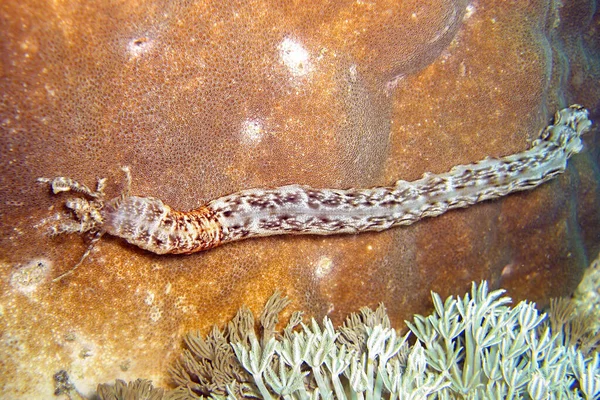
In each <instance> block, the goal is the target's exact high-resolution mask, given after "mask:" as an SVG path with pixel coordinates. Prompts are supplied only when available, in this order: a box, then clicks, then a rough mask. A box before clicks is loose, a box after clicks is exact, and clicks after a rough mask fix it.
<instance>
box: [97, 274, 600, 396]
mask: <svg viewBox="0 0 600 400" xmlns="http://www.w3.org/2000/svg"><path fill="white" fill-rule="evenodd" d="M503 293H504V291H503V290H496V291H493V292H488V287H487V283H485V282H483V283H481V284H480V285H477V284H473V286H472V289H471V292H470V293H469V294H466V295H465V296H464V297H462V298H461V297H458V298H454V297H449V298H448V299H446V300H445V301H443V300H442V299H441V297H440V296H439V295H438V294H436V293H432V299H433V304H434V307H435V311H434V312H433V313H432V314H431V315H429V316H427V317H424V316H421V315H417V316H415V317H414V319H413V321H412V322H408V321H407V325H408V327H409V328H410V332H409V333H407V334H406V335H403V336H402V335H399V334H398V332H397V331H396V330H394V329H392V328H391V327H390V323H389V320H388V318H387V315H386V313H385V309H384V307H383V306H382V305H381V306H379V308H377V309H376V310H375V311H373V310H371V309H368V308H363V309H362V310H361V311H360V313H358V314H352V315H350V316H349V317H348V318H347V319H346V321H345V323H344V324H343V326H341V327H339V328H338V329H335V328H334V326H333V324H332V322H331V320H330V319H329V318H327V317H325V318H324V319H323V321H322V323H318V322H317V321H316V320H315V319H312V320H311V321H310V322H309V323H307V324H305V323H302V322H301V319H302V318H301V314H300V313H294V314H293V315H292V317H291V318H290V321H289V322H288V324H287V325H286V326H285V327H284V328H283V330H281V331H277V330H275V326H276V324H277V322H278V314H279V313H280V312H281V310H282V309H283V308H284V307H285V306H286V305H287V304H288V300H287V299H286V298H284V297H282V296H281V295H280V294H279V293H275V294H274V295H273V296H272V297H271V298H270V299H269V301H268V303H267V305H266V306H265V309H264V311H263V313H262V314H261V316H260V319H259V320H260V328H261V332H260V334H257V332H256V330H255V324H254V318H253V316H252V313H251V312H250V311H249V310H248V309H246V308H242V309H241V310H240V311H239V312H238V314H237V315H236V316H235V318H234V319H233V320H232V321H231V322H230V323H229V324H228V325H227V327H226V328H225V329H223V330H222V331H221V330H219V329H217V328H214V329H213V330H212V331H211V333H210V334H209V335H208V336H207V338H206V339H202V337H201V335H200V334H199V333H197V332H195V333H190V334H188V335H187V336H186V338H185V346H186V350H184V354H183V356H182V357H181V359H180V360H178V362H177V363H176V364H175V365H174V367H173V368H172V369H171V371H170V372H171V375H172V376H173V379H174V381H175V383H176V384H177V385H178V387H177V389H175V390H173V391H171V392H169V393H167V394H165V396H164V398H166V399H203V398H213V399H225V398H226V399H237V398H264V399H274V398H283V399H289V400H292V399H319V398H322V399H424V398H432V399H436V398H437V399H472V398H479V399H482V398H485V399H523V398H525V399H547V398H570V399H597V398H598V396H600V357H599V355H598V351H597V343H596V341H594V340H591V339H589V338H593V337H594V336H593V334H591V333H590V332H585V328H583V330H582V331H581V332H580V333H579V334H577V335H574V334H573V333H572V331H573V329H572V328H569V326H570V325H569V324H568V321H569V319H568V317H566V316H565V315H564V312H565V311H568V309H569V308H568V306H565V304H566V303H564V302H557V303H554V304H553V307H552V309H551V312H552V313H554V314H553V315H552V316H551V317H550V318H548V317H547V316H546V314H541V313H540V312H538V310H537V309H536V308H535V304H533V303H530V302H520V303H519V304H517V305H516V306H514V307H513V308H511V307H509V306H508V304H509V303H510V301H511V300H510V298H508V297H503V296H502V294H503ZM411 334H412V335H414V337H415V338H414V343H413V344H410V343H409V340H408V339H409V337H410V336H411ZM584 337H586V338H588V340H581V339H582V338H584ZM118 385H121V386H120V387H122V386H123V383H118ZM106 390H107V389H106V387H103V388H102V391H104V393H107V392H106ZM148 390H149V389H148ZM102 391H100V390H99V392H100V395H101V397H102V398H103V399H104V398H111V399H112V398H115V397H104V395H103V394H102ZM115 392H116V390H115ZM111 393H112V392H111ZM116 398H121V397H116ZM157 398H158V397H157Z"/></svg>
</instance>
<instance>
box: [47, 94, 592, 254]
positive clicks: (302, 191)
mask: <svg viewBox="0 0 600 400" xmlns="http://www.w3.org/2000/svg"><path fill="white" fill-rule="evenodd" d="M590 126H591V121H590V120H589V119H588V111H587V110H585V109H584V108H583V107H581V106H579V105H573V106H571V107H568V108H565V109H563V110H560V111H559V112H557V113H556V115H555V119H554V124H553V125H549V126H547V127H546V128H544V129H543V130H542V132H541V134H540V136H539V137H538V138H537V139H536V140H535V141H534V142H533V143H532V146H531V148H530V149H529V150H526V151H523V152H520V153H516V154H513V155H509V156H506V157H502V158H489V157H488V158H485V159H483V160H481V161H479V162H476V163H473V164H468V165H459V166H455V167H454V168H452V169H451V170H450V171H449V172H446V173H443V174H439V175H434V174H431V173H425V174H424V175H423V177H422V178H421V179H418V180H416V181H412V182H407V181H403V180H399V181H397V182H396V183H395V184H394V185H393V186H389V187H375V188H370V189H345V190H342V189H314V188H311V187H308V186H301V185H288V186H281V187H277V188H272V189H249V190H242V191H240V192H237V193H233V194H230V195H228V196H224V197H221V198H218V199H215V200H212V201H210V202H209V203H207V204H206V205H204V206H202V207H200V208H198V209H196V210H192V211H189V212H180V211H176V210H173V209H172V208H171V207H169V206H168V205H166V204H164V203H163V202H162V201H161V200H160V199H157V198H152V197H137V196H130V195H129V183H130V181H131V178H130V174H129V169H128V168H123V170H124V171H125V173H126V176H127V184H126V190H125V191H124V193H123V194H122V195H121V196H120V197H117V198H114V199H112V200H109V201H105V200H104V186H105V180H99V182H98V188H97V189H96V190H95V191H92V190H91V189H89V188H88V187H87V186H85V185H83V184H81V183H78V182H77V181H74V180H72V179H70V178H66V177H57V178H53V179H48V178H40V179H39V181H41V182H45V183H49V184H50V186H51V188H52V190H53V192H54V193H59V192H63V191H69V190H72V191H76V192H79V193H82V194H83V195H84V197H89V198H90V200H87V199H85V198H81V197H78V198H74V199H69V200H68V201H67V203H66V205H67V208H69V209H70V210H71V211H72V213H73V216H72V218H71V219H69V220H67V221H63V222H61V223H60V224H59V225H58V226H56V227H55V228H54V232H55V233H57V234H58V233H74V232H77V233H84V232H90V233H94V234H95V235H96V237H98V238H99V236H101V235H102V234H104V233H108V234H110V235H113V236H117V237H120V238H123V239H125V240H126V241H127V242H129V243H131V244H133V245H136V246H138V247H140V248H143V249H146V250H149V251H151V252H153V253H157V254H167V253H180V254H181V253H183V254H189V253H194V252H197V251H202V250H207V249H210V248H213V247H216V246H219V245H221V244H224V243H229V242H233V241H236V240H241V239H247V238H253V237H261V236H271V235H283V234H301V235H305V234H306V235H332V234H340V233H359V232H365V231H382V230H385V229H389V228H392V227H395V226H399V225H410V224H412V223H414V222H417V221H419V220H420V219H422V218H425V217H435V216H438V215H440V214H442V213H444V212H446V211H448V210H451V209H454V208H462V207H468V206H470V205H472V204H475V203H478V202H480V201H484V200H490V199H495V198H498V197H501V196H505V195H507V194H509V193H512V192H516V191H521V190H528V189H533V188H535V187H537V186H538V185H540V184H542V183H544V182H546V181H548V180H550V179H552V178H554V177H555V176H556V175H558V174H560V173H562V172H564V171H565V168H566V166H567V160H568V159H569V158H570V157H571V156H572V155H573V154H576V153H578V152H580V151H581V149H582V147H583V145H582V142H581V135H582V134H584V133H585V132H586V131H588V130H589V127H590ZM86 253H89V251H88V252H86Z"/></svg>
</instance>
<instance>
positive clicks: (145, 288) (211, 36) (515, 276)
mask: <svg viewBox="0 0 600 400" xmlns="http://www.w3.org/2000/svg"><path fill="white" fill-rule="evenodd" d="M595 7H596V6H595V3H594V2H593V1H591V0H588V1H586V0H582V1H570V0H565V1H564V2H562V3H561V2H555V1H550V0H538V1H533V2H532V1H524V0H522V1H511V2H507V1H504V0H489V1H476V0H474V1H471V2H468V1H467V0H456V1H450V0H425V1H423V0H408V1H391V0H390V1H384V0H382V1H377V2H370V1H345V0H340V1H316V2H310V4H309V3H306V2H281V1H269V2H267V1H252V0H248V1H238V2H218V1H210V0H206V1H186V2H178V1H143V2H136V1H131V0H120V1H115V0H101V1H95V2H89V1H83V0H70V1H62V2H47V1H41V0H19V1H17V0H7V1H3V2H2V3H1V4H0V45H1V49H2V50H1V53H0V54H1V57H2V58H1V60H2V62H1V63H0V76H1V80H0V96H2V101H1V102H0V267H1V268H0V277H1V281H0V282H1V285H2V290H1V291H0V331H1V333H2V334H1V335H0V354H2V355H3V359H2V362H1V363H0V369H1V370H0V375H1V376H2V379H1V380H2V384H1V385H0V397H4V398H19V397H23V398H32V397H40V398H48V397H49V396H51V395H52V393H53V391H54V388H53V379H52V376H53V375H54V374H55V373H57V372H58V371H61V370H66V371H68V373H69V376H70V378H71V380H72V382H73V384H75V385H76V386H77V387H78V388H80V390H82V391H84V392H91V391H93V390H94V388H95V383H96V382H101V381H109V380H112V379H114V378H115V377H119V378H122V379H125V380H132V379H133V378H135V377H139V376H143V377H145V378H148V379H151V380H152V381H153V382H154V383H158V384H160V383H162V381H163V380H164V376H163V375H162V374H163V372H164V371H165V369H166V366H167V365H169V363H171V362H172V361H173V359H174V358H175V357H176V354H177V343H178V341H177V340H174V339H175V338H177V337H179V336H180V335H182V334H183V333H184V332H186V331H188V330H189V329H191V328H192V327H194V328H198V327H199V326H200V327H206V328H208V327H209V326H211V325H212V324H220V323H223V322H224V321H226V320H228V318H230V317H231V316H232V315H233V314H234V313H235V310H237V309H238V308H239V307H240V306H241V304H243V303H245V304H248V306H249V307H250V308H251V309H254V310H256V309H258V308H259V307H260V306H261V305H262V304H263V303H264V300H265V299H266V298H268V296H269V295H270V294H271V293H272V292H273V290H274V289H276V288H279V289H282V290H285V292H286V293H287V294H288V295H289V296H290V297H291V298H292V299H293V300H294V302H295V304H297V306H298V308H300V309H304V310H306V311H307V312H308V313H309V314H311V315H314V316H315V317H322V316H324V315H329V316H330V317H331V318H332V319H333V320H334V321H338V322H339V321H340V319H341V318H342V316H344V315H347V314H348V313H349V312H350V311H352V310H354V309H355V308H356V306H357V305H359V304H360V305H369V306H375V305H376V304H377V303H379V302H381V301H383V302H385V303H386V304H387V305H388V313H389V315H390V319H391V321H392V324H393V325H394V326H400V324H401V322H402V321H403V319H405V318H408V317H409V316H410V315H412V314H413V313H415V312H424V311H425V309H426V308H427V307H428V305H429V304H430V303H429V291H430V290H435V291H437V292H439V293H440V294H441V295H442V296H446V295H448V294H450V293H458V292H462V291H463V290H464V289H466V288H467V287H468V283H469V282H471V281H472V280H479V279H484V278H485V279H487V280H489V282H490V285H491V286H492V287H494V288H495V287H498V286H500V285H501V286H502V287H505V288H507V289H508V290H509V293H510V295H511V296H512V297H513V298H515V299H521V298H524V297H528V298H529V299H531V300H534V301H538V302H541V303H542V304H543V303H544V302H546V301H547V299H548V298H549V297H551V296H559V295H564V294H568V293H569V292H570V291H571V290H572V289H574V288H575V286H576V285H577V282H578V280H579V279H580V277H581V275H582V271H583V268H584V266H586V265H587V264H588V263H589V260H588V258H590V257H589V255H590V254H592V255H593V256H595V255H596V254H597V252H598V247H599V245H600V211H599V209H600V208H599V207H598V204H599V203H600V185H599V177H598V176H599V174H598V164H599V162H598V150H597V136H598V135H597V134H596V132H597V128H593V129H595V130H593V131H592V133H591V134H588V135H587V137H586V138H585V142H586V151H584V153H582V154H580V155H577V156H575V157H574V158H573V159H572V160H571V161H570V165H569V168H568V170H567V172H566V173H565V174H564V175H563V176H561V177H559V178H558V179H556V180H553V181H552V182H550V183H547V184H545V185H544V186H542V187H540V188H539V189H536V190H534V191H532V192H527V193H521V194H516V195H513V196H510V197H508V198H506V199H502V200H499V201H494V202H488V203H485V204H480V205H477V206H475V207H472V208H469V209H465V210H459V211H453V212H450V213H448V214H446V215H444V216H441V217H439V218H435V219H431V220H427V221H422V222H420V223H418V224H416V225H414V226H411V227H408V228H399V229H393V230H390V231H387V232H383V233H367V234H363V235H357V236H338V237H326V238H322V237H291V238H290V237H286V236H281V237H273V238H264V239H258V240H252V241H245V242H239V243H235V244H232V245H228V246H224V247H221V248H217V249H214V250H212V251H209V252H204V253H198V254H195V255H191V256H157V255H154V254H149V253H148V252H145V251H143V250H140V249H137V248H135V247H133V246H129V245H127V244H126V243H124V242H122V241H120V240H115V239H111V238H105V239H103V240H102V241H101V242H99V243H98V244H97V246H96V247H95V249H94V250H93V251H92V253H91V254H90V255H89V257H88V258H87V259H86V260H85V262H84V264H82V265H81V267H80V268H79V269H78V270H77V271H76V273H74V274H73V275H71V276H69V277H68V278H67V279H64V280H62V281H60V282H58V283H52V282H51V279H52V278H53V277H56V276H58V275H59V274H61V273H62V272H65V271H67V270H68V269H70V268H72V266H73V265H75V264H76V263H77V260H79V258H80V257H81V255H82V254H83V253H84V251H85V250H86V248H87V242H86V241H85V240H84V239H83V238H82V237H81V236H80V235H69V236H60V237H51V236H49V235H48V229H49V227H50V226H51V225H52V223H53V221H54V218H55V215H56V214H57V213H65V210H64V208H63V207H62V206H60V204H62V202H59V201H57V199H56V197H55V196H52V195H51V193H50V192H49V191H48V190H47V187H45V186H41V185H38V184H36V178H38V177H55V176H69V177H72V178H74V179H77V180H78V181H81V182H85V183H86V184H87V185H90V186H91V185H94V184H95V180H96V178H97V177H98V176H102V177H104V176H106V177H108V181H107V188H106V191H107V195H108V196H109V198H110V197H113V196H116V195H118V194H119V193H120V191H121V189H122V187H123V182H122V174H121V171H120V167H121V166H125V165H126V166H129V167H130V168H131V171H132V173H133V183H132V193H134V194H137V195H140V196H155V197H158V198H160V199H162V200H163V201H164V202H165V203H167V204H169V205H172V206H173V207H175V208H178V209H181V210H189V209H193V208H196V207H199V206H200V205H202V204H204V203H205V202H206V201H208V200H210V199H213V198H216V197H219V196H222V195H225V194H228V193H231V192H235V191H238V190H241V189H247V188H252V187H260V186H279V185H284V184H291V183H297V184H307V185H311V186H314V187H327V188H336V187H337V188H346V187H352V186H354V187H372V186H376V185H383V184H390V183H392V182H394V181H396V180H397V179H404V180H408V181H410V180H414V179H418V178H419V177H420V176H421V175H422V174H423V173H424V172H426V171H429V172H433V173H441V172H445V171H447V170H449V169H450V168H451V167H452V166H454V165H457V164H467V163H470V162H473V161H477V160H480V159H482V158H484V157H486V156H493V157H499V156H503V155H507V154H512V153H515V152H519V151H522V150H524V149H526V148H527V147H528V145H529V143H530V142H531V140H533V139H534V138H535V137H536V136H537V135H538V133H539V130H540V129H541V128H543V127H544V126H546V125H547V124H548V123H550V122H551V117H552V114H553V113H554V112H555V111H557V110H558V109H561V108H563V107H564V106H566V105H568V104H572V103H579V104H583V105H584V106H586V107H587V108H589V109H590V111H591V119H592V120H596V119H597V118H598V115H599V106H598V105H599V102H600V88H599V87H598V84H597V82H598V80H599V79H600V49H599V45H598V41H597V37H598V24H599V21H600V15H599V14H598V13H597V12H596V8H595Z"/></svg>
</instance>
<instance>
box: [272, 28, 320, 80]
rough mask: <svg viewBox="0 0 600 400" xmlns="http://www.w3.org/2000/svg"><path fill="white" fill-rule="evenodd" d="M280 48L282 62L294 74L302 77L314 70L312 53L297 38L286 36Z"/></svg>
mask: <svg viewBox="0 0 600 400" xmlns="http://www.w3.org/2000/svg"><path fill="white" fill-rule="evenodd" d="M278 50H279V57H280V59H281V62H282V63H283V65H285V66H286V67H287V68H288V70H289V71H290V73H291V74H292V75H293V76H295V77H302V76H305V75H306V74H308V73H309V72H310V71H311V70H312V64H311V62H310V54H309V53H308V51H307V50H306V49H305V48H304V46H302V44H301V43H300V42H298V41H297V40H294V39H291V38H289V37H286V38H284V39H283V41H282V42H281V43H280V44H279V46H278Z"/></svg>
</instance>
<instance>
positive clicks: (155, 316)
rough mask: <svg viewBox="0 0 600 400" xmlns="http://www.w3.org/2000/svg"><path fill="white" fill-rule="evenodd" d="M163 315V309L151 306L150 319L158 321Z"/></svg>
mask: <svg viewBox="0 0 600 400" xmlns="http://www.w3.org/2000/svg"><path fill="white" fill-rule="evenodd" d="M160 317H162V311H161V309H160V308H158V306H152V307H150V321H152V322H156V321H158V320H159V319H160Z"/></svg>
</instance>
